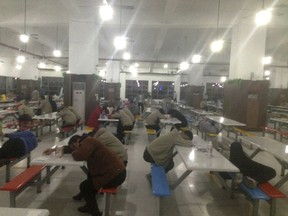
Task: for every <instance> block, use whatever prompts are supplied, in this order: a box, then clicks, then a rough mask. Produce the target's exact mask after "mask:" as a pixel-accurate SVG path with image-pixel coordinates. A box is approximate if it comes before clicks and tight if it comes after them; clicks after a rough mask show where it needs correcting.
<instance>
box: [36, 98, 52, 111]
mask: <svg viewBox="0 0 288 216" xmlns="http://www.w3.org/2000/svg"><path fill="white" fill-rule="evenodd" d="M39 109H40V110H41V114H45V113H52V107H51V105H50V103H49V101H48V100H46V99H45V97H44V96H41V101H40V104H39Z"/></svg>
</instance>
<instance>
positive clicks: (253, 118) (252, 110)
mask: <svg viewBox="0 0 288 216" xmlns="http://www.w3.org/2000/svg"><path fill="white" fill-rule="evenodd" d="M258 120H259V101H258V99H248V103H247V116H246V124H247V127H248V128H258Z"/></svg>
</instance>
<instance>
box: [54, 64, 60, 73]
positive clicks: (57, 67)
mask: <svg viewBox="0 0 288 216" xmlns="http://www.w3.org/2000/svg"><path fill="white" fill-rule="evenodd" d="M61 69H62V68H61V67H60V66H57V65H56V66H54V70H55V71H57V72H59V71H61Z"/></svg>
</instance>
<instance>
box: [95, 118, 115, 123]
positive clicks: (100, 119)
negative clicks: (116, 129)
mask: <svg viewBox="0 0 288 216" xmlns="http://www.w3.org/2000/svg"><path fill="white" fill-rule="evenodd" d="M98 121H106V122H118V121H119V119H112V118H110V119H109V118H99V119H98Z"/></svg>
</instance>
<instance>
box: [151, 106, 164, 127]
mask: <svg viewBox="0 0 288 216" xmlns="http://www.w3.org/2000/svg"><path fill="white" fill-rule="evenodd" d="M164 118H165V115H164V111H163V110H162V109H161V110H158V109H156V110H155V111H153V112H151V113H150V114H149V115H148V116H147V118H146V124H148V125H157V124H159V123H160V119H164Z"/></svg>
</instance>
